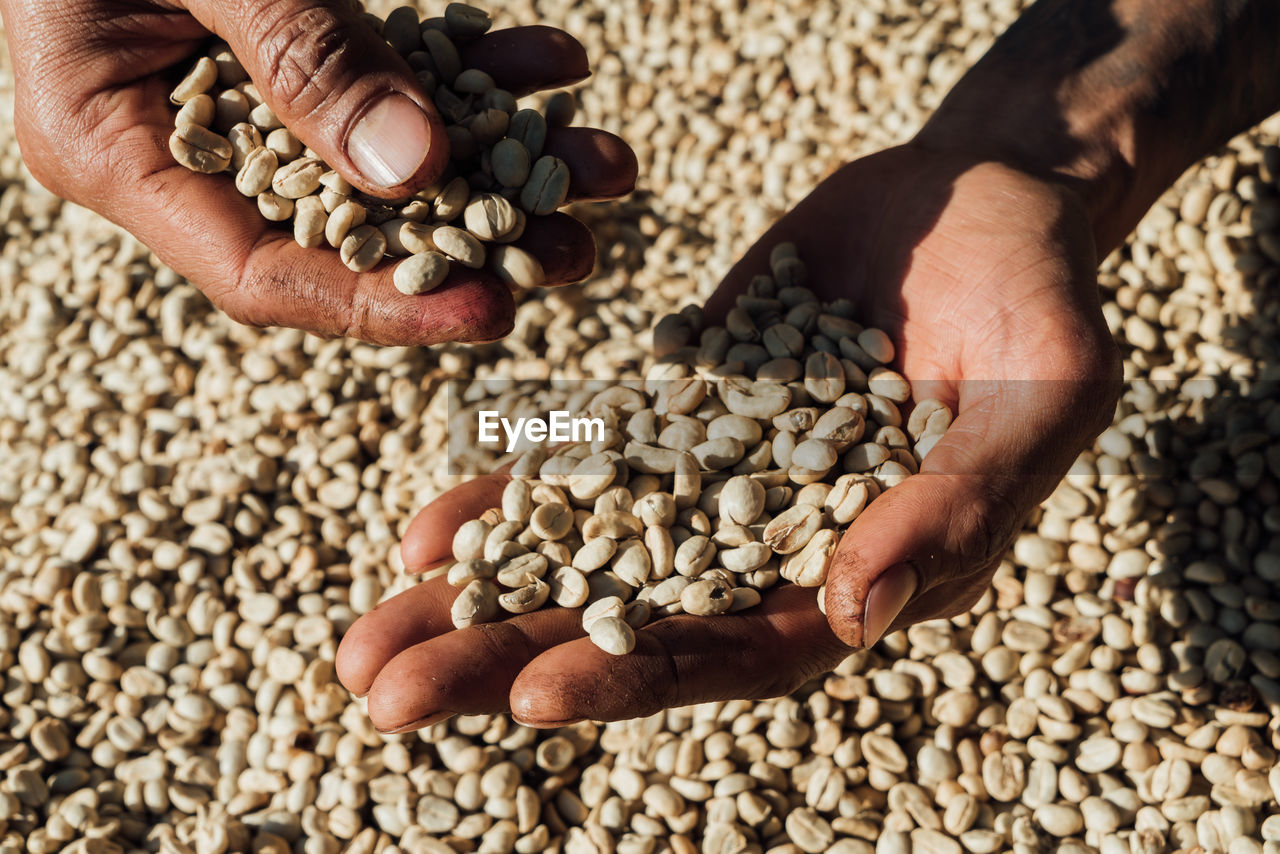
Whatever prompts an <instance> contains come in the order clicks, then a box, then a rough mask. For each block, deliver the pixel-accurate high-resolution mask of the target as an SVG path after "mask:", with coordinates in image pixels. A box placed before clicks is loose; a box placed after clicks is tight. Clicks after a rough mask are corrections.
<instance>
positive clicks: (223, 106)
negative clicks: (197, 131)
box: [213, 89, 256, 165]
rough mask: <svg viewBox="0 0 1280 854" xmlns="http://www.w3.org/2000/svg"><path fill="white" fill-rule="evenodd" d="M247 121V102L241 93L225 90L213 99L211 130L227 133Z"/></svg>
mask: <svg viewBox="0 0 1280 854" xmlns="http://www.w3.org/2000/svg"><path fill="white" fill-rule="evenodd" d="M248 119H249V100H248V99H247V98H245V96H244V93H243V92H238V91H236V90H235V89H226V90H224V91H222V92H219V93H218V97H216V98H214V99H213V128H214V129H215V130H217V131H218V132H219V133H228V132H229V131H230V130H231V128H233V127H235V126H236V125H238V124H240V123H241V122H245V123H246V124H247V123H248ZM255 130H256V128H255ZM233 165H234V164H233Z"/></svg>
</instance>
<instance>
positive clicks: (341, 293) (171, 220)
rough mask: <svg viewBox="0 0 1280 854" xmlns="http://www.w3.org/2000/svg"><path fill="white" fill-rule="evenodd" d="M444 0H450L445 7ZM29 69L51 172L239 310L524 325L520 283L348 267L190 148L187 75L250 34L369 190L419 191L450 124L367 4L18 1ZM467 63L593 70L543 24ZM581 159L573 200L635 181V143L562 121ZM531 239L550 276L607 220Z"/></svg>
mask: <svg viewBox="0 0 1280 854" xmlns="http://www.w3.org/2000/svg"><path fill="white" fill-rule="evenodd" d="M441 8H443V4H441ZM0 14H2V15H3V18H4V25H5V31H6V35H7V38H8V43H9V53H10V56H11V57H12V60H13V64H14V71H15V78H16V87H17V91H16V99H15V111H14V112H15V115H14V125H15V130H16V132H17V137H18V141H19V144H20V146H21V148H22V154H23V159H24V160H25V161H26V164H27V166H28V168H29V169H30V171H31V173H32V175H33V176H35V178H36V179H37V180H39V181H40V183H42V184H44V185H45V186H46V187H47V188H49V189H50V190H52V191H53V192H54V193H57V194H58V195H60V196H62V197H64V198H66V199H69V200H71V201H74V202H77V203H79V204H81V205H84V206H85V207H88V208H91V209H93V210H95V211H97V212H98V213H100V214H102V215H104V216H105V217H107V218H108V219H110V220H112V221H113V222H115V223H116V224H118V225H120V226H122V227H124V228H125V229H127V230H129V231H130V232H132V233H133V234H134V235H135V236H137V237H138V239H139V240H141V241H142V242H143V243H145V244H146V245H147V246H149V247H150V248H151V249H152V250H153V251H154V252H155V253H156V255H157V256H159V258H160V259H161V260H162V261H163V262H164V263H166V264H168V265H169V266H171V267H172V268H173V269H174V270H176V271H177V272H179V273H181V274H182V275H183V276H186V277H187V278H188V279H189V280H190V281H191V282H192V283H194V284H195V285H197V286H198V287H200V288H201V289H202V290H203V291H204V292H205V294H207V295H208V297H209V298H210V299H211V300H212V301H213V303H214V304H215V305H217V306H218V307H219V308H221V309H222V310H223V311H225V312H226V313H227V314H228V315H230V316H231V317H232V318H233V319H235V320H238V321H240V322H242V323H247V324H251V325H254V326H291V327H296V328H299V329H304V330H307V331H310V332H316V333H319V334H322V335H326V336H340V335H349V336H352V337H356V338H361V339H364V340H367V341H372V342H375V343H382V344H397V345H424V344H434V343H437V342H442V341H484V340H492V339H495V338H499V337H501V336H503V335H505V334H506V333H507V332H508V331H509V330H510V329H511V325H512V322H513V318H514V313H515V305H514V302H513V299H512V295H511V293H510V291H509V290H508V288H507V287H506V286H505V285H503V284H501V283H500V282H499V281H498V280H497V278H496V277H494V276H492V275H490V274H489V273H487V272H484V271H474V270H462V269H457V266H458V265H455V271H454V272H453V273H451V275H450V277H449V279H447V280H446V282H445V283H444V284H443V285H441V286H440V287H439V288H437V289H436V290H434V291H432V292H431V293H429V294H426V295H421V296H406V295H404V294H401V293H400V292H399V291H398V290H396V288H395V287H394V285H393V284H392V281H391V269H392V265H391V264H389V263H384V264H380V265H379V266H378V267H376V268H375V269H374V270H372V271H370V272H368V273H354V272H352V271H350V270H348V269H347V268H346V267H345V266H343V264H342V263H341V261H340V260H339V258H338V253H337V252H334V251H329V250H328V249H327V248H326V249H324V250H320V249H303V248H301V247H299V246H298V245H297V244H295V243H294V242H293V239H292V237H291V235H290V234H289V233H288V232H287V231H285V230H284V229H282V228H280V227H279V225H277V224H274V223H270V222H267V221H266V220H264V219H263V218H262V217H261V216H260V215H259V213H258V211H257V208H256V206H255V204H254V200H252V199H246V198H244V197H243V196H241V195H240V194H239V193H238V192H237V191H236V190H235V188H234V186H233V182H232V180H231V178H230V177H228V176H221V175H219V176H208V175H200V174H196V173H193V172H189V171H188V170H186V169H184V168H183V167H181V166H179V165H178V164H177V163H176V162H174V160H173V157H172V155H171V154H170V153H169V148H168V137H169V134H170V133H171V132H172V129H173V116H174V109H175V108H174V107H172V106H171V105H170V104H169V100H168V97H169V92H170V90H171V89H172V88H173V85H174V83H175V82H176V81H177V80H178V79H180V78H181V76H182V75H183V74H185V73H186V71H187V69H188V68H189V67H190V66H191V64H192V63H193V62H194V60H195V58H196V57H198V56H199V55H201V54H202V53H203V52H204V51H205V50H207V48H208V46H209V44H210V43H211V36H214V35H216V36H217V37H219V38H221V39H223V40H224V41H226V42H227V43H229V44H230V46H231V48H232V50H233V51H234V52H235V54H236V56H237V57H238V58H239V59H240V60H241V61H242V63H243V64H244V66H245V68H246V70H247V71H248V72H249V74H250V76H251V77H252V78H253V80H254V81H255V82H256V83H257V84H258V87H259V89H260V90H261V91H262V94H263V97H264V99H265V100H266V102H267V104H268V105H269V106H270V107H271V109H272V110H273V111H274V112H275V113H276V115H277V116H279V117H280V119H281V120H282V121H283V122H284V123H285V124H286V125H287V126H288V127H289V128H291V129H292V130H293V131H294V133H295V134H296V135H297V136H298V138H299V139H301V140H302V141H303V142H304V143H305V144H307V145H309V146H310V147H311V148H312V149H314V150H315V151H316V152H317V153H319V155H320V156H321V157H322V158H323V159H324V161H325V162H326V163H328V164H329V165H330V166H331V167H332V168H334V169H336V170H337V171H338V172H340V173H341V174H342V175H343V177H345V178H347V180H349V181H350V182H351V184H352V185H353V186H354V187H356V188H357V189H358V190H361V191H363V192H365V193H368V194H371V195H374V196H380V197H384V198H403V197H405V196H408V195H411V194H412V193H413V192H415V191H417V190H419V189H422V188H423V187H425V186H427V185H429V184H430V183H431V182H432V181H433V180H434V179H435V178H436V177H438V176H439V174H440V172H441V170H442V169H443V168H444V165H445V163H446V162H447V159H448V140H447V138H446V137H445V134H444V127H443V125H442V124H441V122H440V119H439V117H438V115H437V114H436V112H435V108H434V107H433V106H432V104H431V101H430V99H429V98H428V97H427V96H426V94H425V92H423V91H422V89H421V87H420V86H419V85H418V83H417V81H416V79H415V77H414V75H413V73H412V71H411V70H410V69H409V66H408V65H407V64H406V63H405V61H404V60H403V59H401V58H400V56H398V55H397V54H396V53H395V52H394V51H393V50H392V49H391V48H390V47H389V46H388V45H387V44H386V42H384V41H383V40H382V39H381V38H380V37H379V36H378V35H377V34H375V33H374V32H373V30H372V29H371V28H369V27H368V25H366V24H365V23H364V22H363V21H361V20H360V19H359V18H358V16H357V15H356V13H355V12H354V11H352V9H351V6H350V5H349V4H345V3H341V2H320V0H231V2H213V0H68V2H65V3H44V2H36V0H0ZM463 62H464V65H465V66H468V67H474V68H480V69H482V70H484V71H487V72H488V73H489V74H491V75H492V76H493V78H494V80H495V81H496V82H497V84H498V85H499V86H501V87H503V88H506V89H508V90H510V91H511V92H512V93H513V94H515V95H517V96H520V95H524V94H528V93H530V92H533V91H536V90H539V89H546V88H553V87H558V86H563V85H566V84H568V83H571V82H574V81H577V80H581V79H582V78H584V77H586V76H587V75H588V73H589V72H588V66H587V58H586V54H585V52H584V51H583V49H582V46H581V45H580V44H579V43H578V42H577V41H575V40H574V39H573V38H572V37H571V36H569V35H567V34H566V33H564V32H561V31H560V30H555V29H551V28H549V27H541V26H530V27H518V28H514V29H509V30H500V31H494V32H490V33H487V34H485V35H484V36H482V37H480V38H479V39H477V40H476V41H474V42H472V43H470V44H469V45H467V46H466V47H465V49H464V50H463ZM546 152H547V153H550V154H555V155H556V156H558V157H560V158H562V159H563V160H565V162H566V163H568V165H569V168H570V171H571V174H572V183H571V185H570V198H572V199H603V198H610V197H614V196H618V195H622V194H624V193H627V192H630V190H631V188H632V187H633V185H634V183H635V178H636V161H635V156H634V154H633V153H632V152H631V150H630V149H629V148H628V147H627V146H626V145H625V144H624V143H623V142H622V141H621V140H619V139H618V138H617V137H615V136H613V135H612V134H608V133H605V132H604V131H599V130H592V129H587V128H563V129H557V130H554V131H552V132H551V133H549V134H548V137H547V144H546ZM517 245H519V246H521V247H522V248H524V249H526V250H528V251H530V252H532V253H533V254H534V255H535V256H537V257H538V259H539V260H540V261H541V262H542V265H543V268H544V270H545V271H546V274H547V280H548V282H549V283H552V284H565V283H569V282H574V281H577V280H578V279H581V278H583V277H584V276H586V275H587V274H588V273H589V272H590V271H591V268H592V266H593V263H594V259H595V248H594V244H593V242H592V239H591V235H590V233H589V232H588V231H587V229H586V227H585V226H583V225H582V224H581V223H579V222H578V221H577V220H574V219H573V218H571V217H569V216H567V215H565V214H562V213H556V214H553V215H551V216H547V217H531V218H530V221H529V224H528V228H527V229H526V231H525V234H524V236H523V237H521V239H520V240H519V241H518V242H517Z"/></svg>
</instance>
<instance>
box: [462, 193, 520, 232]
mask: <svg viewBox="0 0 1280 854" xmlns="http://www.w3.org/2000/svg"><path fill="white" fill-rule="evenodd" d="M462 221H463V222H464V223H465V224H466V226H467V230H468V231H470V232H471V233H472V234H474V235H475V236H476V237H478V238H480V239H481V240H500V239H502V238H503V237H505V236H506V235H507V234H509V233H510V232H511V230H512V229H514V228H515V227H516V210H515V208H514V207H512V205H511V202H509V201H507V200H506V199H504V198H503V197H502V196H499V195H497V194H496V193H481V194H479V195H477V196H474V197H472V199H471V201H470V202H468V203H467V206H466V208H465V209H464V210H463V213H462Z"/></svg>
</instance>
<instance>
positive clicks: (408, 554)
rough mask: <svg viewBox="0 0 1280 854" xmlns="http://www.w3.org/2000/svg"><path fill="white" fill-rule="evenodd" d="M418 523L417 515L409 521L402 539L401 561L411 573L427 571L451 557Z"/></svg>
mask: <svg viewBox="0 0 1280 854" xmlns="http://www.w3.org/2000/svg"><path fill="white" fill-rule="evenodd" d="M418 515H419V516H421V515H422V514H418ZM416 523H417V517H415V518H414V520H413V521H412V522H410V523H409V529H408V530H407V531H405V534H404V539H403V540H401V541H400V562H401V563H403V564H404V571H405V572H407V573H409V574H410V575H418V574H420V573H423V572H426V571H427V570H429V569H432V568H433V567H436V566H439V565H440V564H441V563H443V562H444V561H445V560H447V559H448V558H449V555H447V554H442V553H441V551H440V549H439V548H438V547H437V546H436V544H434V543H432V542H430V541H429V540H428V539H427V538H426V537H425V536H423V534H424V533H425V530H424V529H423V527H422V526H421V525H417V524H416Z"/></svg>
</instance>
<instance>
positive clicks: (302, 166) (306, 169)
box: [271, 157, 325, 199]
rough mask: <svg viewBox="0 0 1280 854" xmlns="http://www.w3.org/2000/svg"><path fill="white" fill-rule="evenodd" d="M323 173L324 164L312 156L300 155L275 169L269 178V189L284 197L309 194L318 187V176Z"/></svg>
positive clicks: (294, 197)
mask: <svg viewBox="0 0 1280 854" xmlns="http://www.w3.org/2000/svg"><path fill="white" fill-rule="evenodd" d="M324 173H325V168H324V164H323V163H321V162H320V161H319V160H317V159H315V158H314V157H301V158H299V159H297V160H295V161H293V162H292V163H286V164H285V165H284V166H281V167H280V168H279V169H277V170H276V174H275V176H274V177H273V178H272V179H271V189H272V190H274V191H275V193H276V195H278V196H283V197H285V198H286V199H300V198H302V197H303V196H309V195H311V194H312V193H314V192H315V191H316V190H317V189H318V188H319V187H320V176H321V175H323V174H324Z"/></svg>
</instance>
